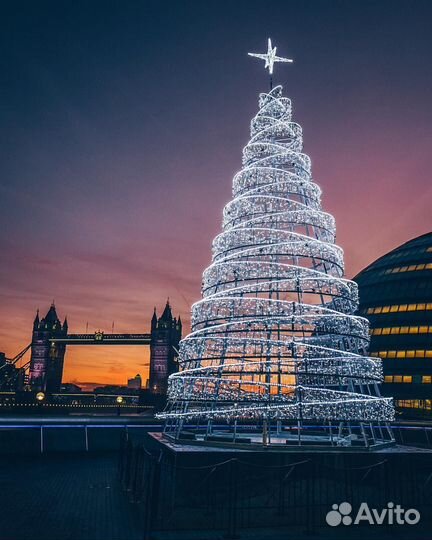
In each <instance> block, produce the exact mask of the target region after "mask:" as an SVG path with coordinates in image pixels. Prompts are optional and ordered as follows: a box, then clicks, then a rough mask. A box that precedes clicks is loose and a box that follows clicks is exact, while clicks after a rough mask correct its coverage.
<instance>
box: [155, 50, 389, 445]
mask: <svg viewBox="0 0 432 540" xmlns="http://www.w3.org/2000/svg"><path fill="white" fill-rule="evenodd" d="M252 56H257V57H259V58H263V59H264V60H265V61H266V67H268V68H269V72H270V75H272V72H273V64H274V62H279V61H284V62H289V61H290V60H289V59H285V58H280V57H278V56H276V48H272V46H271V42H270V40H269V50H268V52H267V54H263V55H256V54H253V55H252ZM271 84H272V83H270V86H271ZM291 114H292V108H291V101H290V100H289V99H288V98H286V97H283V94H282V86H276V87H275V88H272V89H271V90H270V91H269V92H268V93H262V94H260V96H259V111H258V113H257V115H256V116H255V117H254V118H253V119H252V122H251V138H250V140H249V142H248V144H247V145H246V147H245V148H244V150H243V168H242V170H241V171H240V172H238V173H237V174H236V175H235V177H234V180H233V199H232V200H231V201H230V202H229V203H228V204H227V205H226V206H225V208H224V212H223V230H222V232H221V234H219V235H218V236H217V237H216V238H215V239H214V241H213V260H212V264H211V265H210V266H209V267H208V268H207V269H206V270H205V271H204V274H203V285H202V299H201V300H200V301H199V302H197V303H196V304H194V305H193V307H192V332H191V333H190V334H189V335H188V336H187V337H186V338H185V339H183V340H182V342H181V343H180V356H179V363H180V371H179V373H176V374H174V375H172V376H171V377H170V380H169V400H168V406H167V409H166V411H165V412H164V413H163V415H161V416H162V417H163V418H165V419H166V427H165V433H166V434H168V435H171V436H173V437H175V438H177V439H181V438H182V436H184V433H185V431H186V430H189V432H190V433H189V434H190V435H191V434H192V433H193V436H194V437H195V438H196V439H203V440H205V439H207V440H208V439H210V440H212V441H214V440H217V433H218V432H219V433H222V434H224V440H227V436H228V437H231V436H232V438H233V440H237V442H238V441H239V440H240V441H241V438H242V435H241V432H242V429H243V428H244V426H245V425H247V426H248V428H249V433H250V434H251V435H248V437H249V438H252V442H253V441H257V442H258V441H259V442H263V443H264V444H272V443H273V444H284V445H285V444H286V443H287V442H288V443H290V442H291V443H292V444H309V445H310V444H312V445H313V444H317V445H321V444H330V445H334V446H341V445H344V446H349V445H355V444H357V445H359V446H360V445H366V446H374V445H377V444H379V443H381V442H384V441H387V442H388V441H392V439H393V437H392V434H391V430H390V429H389V427H388V425H387V422H388V421H391V420H392V419H393V416H394V410H393V405H392V400H391V399H389V398H383V397H381V396H380V394H379V388H378V385H379V383H380V382H381V381H382V378H383V375H382V366H381V360H380V359H378V358H371V357H368V356H366V354H367V347H368V342H369V326H368V321H367V320H366V319H364V318H362V317H358V316H355V315H354V312H355V311H356V308H357V305H358V293H357V285H356V283H354V282H353V281H350V280H348V279H345V278H344V277H343V276H344V260H343V251H342V249H341V248H340V247H339V246H337V245H336V244H335V221H334V218H333V216H331V215H330V214H328V213H325V212H324V211H323V210H322V208H321V197H320V196H321V190H320V188H319V187H318V185H317V184H315V183H314V182H313V181H312V176H311V161H310V158H309V157H308V156H307V155H306V154H304V153H303V152H302V148H303V137H302V128H301V127H300V125H299V124H297V123H295V122H293V121H292V119H291ZM251 425H253V426H255V429H252V430H251ZM224 426H225V427H224ZM192 427H193V430H192ZM191 436H192V435H191Z"/></svg>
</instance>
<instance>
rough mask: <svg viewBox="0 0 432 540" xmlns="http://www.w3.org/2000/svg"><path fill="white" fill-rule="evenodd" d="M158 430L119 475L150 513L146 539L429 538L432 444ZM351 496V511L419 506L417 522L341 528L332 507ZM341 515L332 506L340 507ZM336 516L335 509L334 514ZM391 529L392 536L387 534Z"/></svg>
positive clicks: (128, 452)
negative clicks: (265, 442) (323, 443)
mask: <svg viewBox="0 0 432 540" xmlns="http://www.w3.org/2000/svg"><path fill="white" fill-rule="evenodd" d="M190 442H191V441H189V440H188V441H184V442H182V444H178V443H176V442H173V441H169V440H166V439H165V438H164V436H163V435H162V434H160V433H153V434H150V437H149V441H147V443H144V446H143V445H142V444H137V445H133V443H132V442H131V441H130V440H129V445H128V446H127V447H126V448H125V450H124V452H123V455H122V459H121V462H120V478H121V480H122V484H123V488H124V489H125V492H126V493H127V496H128V498H129V499H130V500H132V501H133V502H135V503H136V505H137V507H138V508H139V514H140V516H141V517H142V519H143V527H144V534H143V537H144V539H145V540H148V539H151V538H152V539H157V538H168V537H169V538H173V539H179V540H180V539H185V538H205V539H207V540H211V539H216V538H217V539H220V538H229V539H234V538H241V539H244V540H247V539H249V538H251V539H252V538H253V539H257V538H260V539H261V538H263V539H264V538H268V539H270V538H271V539H272V540H281V539H283V538H296V539H297V538H298V539H300V538H310V537H311V536H312V537H317V538H322V539H327V538H329V539H330V538H331V539H334V538H348V537H349V538H364V534H365V533H367V535H368V537H370V538H377V539H378V538H379V540H383V539H384V538H393V539H401V540H402V539H403V540H406V539H407V538H414V537H415V538H420V537H421V538H429V536H430V529H431V527H432V482H430V481H429V479H430V477H431V475H432V451H431V450H426V449H424V450H419V449H418V448H417V449H416V448H410V447H403V446H393V447H391V448H383V449H381V450H380V451H377V452H359V453H353V452H344V451H339V452H332V451H322V452H317V451H316V450H315V449H314V448H310V449H309V448H303V447H302V448H298V449H297V451H292V452H282V451H272V450H270V451H268V450H267V449H263V448H261V449H260V450H256V449H253V448H250V449H249V450H248V449H245V448H237V449H233V448H223V447H221V446H217V445H215V446H214V447H212V448H211V447H203V446H197V445H196V444H190ZM343 502H346V503H348V504H349V505H350V507H351V509H352V511H351V513H350V516H351V517H352V519H353V520H354V517H355V515H356V513H357V512H358V509H359V507H360V505H361V504H362V503H367V504H368V505H369V508H370V509H373V508H375V509H377V512H378V514H381V512H382V509H386V508H387V509H388V503H394V506H395V507H396V505H400V506H401V507H402V508H404V509H405V510H407V509H409V508H414V509H416V510H417V511H418V512H420V515H421V520H420V522H419V523H418V524H416V525H407V524H405V525H403V526H402V525H397V524H396V523H394V524H393V525H389V526H388V527H382V526H381V527H379V526H376V525H369V524H368V523H366V522H362V523H361V525H360V526H354V524H353V525H352V526H351V527H345V526H344V524H343V523H341V524H340V525H341V526H340V527H339V529H335V528H334V527H333V526H331V525H329V522H328V521H327V515H328V513H329V512H331V511H332V509H333V506H334V505H335V504H337V505H340V504H341V503H343ZM333 517H334V516H333ZM336 517H337V516H336ZM387 535H388V536H387Z"/></svg>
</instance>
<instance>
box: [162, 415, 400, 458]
mask: <svg viewBox="0 0 432 540" xmlns="http://www.w3.org/2000/svg"><path fill="white" fill-rule="evenodd" d="M164 439H165V441H166V442H167V443H176V444H178V443H181V444H187V445H197V446H207V447H214V446H216V447H221V446H222V447H226V448H242V449H246V450H247V449H249V450H250V449H254V450H255V451H256V450H260V449H264V450H274V451H280V452H286V451H298V448H299V446H300V447H302V448H309V449H311V450H316V451H325V452H329V451H336V452H346V451H354V452H357V451H365V452H371V451H372V452H373V451H377V450H381V449H383V448H387V447H391V446H394V445H395V444H396V442H395V439H394V436H393V432H392V430H391V429H390V427H389V426H388V424H383V425H378V424H377V425H372V424H358V425H355V424H350V425H349V426H347V425H342V424H335V423H331V422H329V423H328V424H326V425H313V424H312V423H309V424H308V423H302V424H291V425H289V424H286V423H284V424H283V425H282V423H279V424H277V425H275V426H272V425H271V424H270V423H266V422H263V423H261V425H259V424H258V425H237V426H234V428H233V427H232V426H216V427H214V428H213V429H211V430H209V426H208V425H207V426H203V427H202V428H201V429H200V428H199V427H197V426H193V427H192V426H189V427H188V428H185V429H183V430H181V431H176V430H169V428H168V427H166V428H165V431H164Z"/></svg>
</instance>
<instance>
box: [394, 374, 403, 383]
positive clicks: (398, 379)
mask: <svg viewBox="0 0 432 540" xmlns="http://www.w3.org/2000/svg"><path fill="white" fill-rule="evenodd" d="M393 382H395V383H401V382H402V375H395V376H394V377H393Z"/></svg>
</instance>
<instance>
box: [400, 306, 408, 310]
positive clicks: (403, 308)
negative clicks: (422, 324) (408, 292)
mask: <svg viewBox="0 0 432 540" xmlns="http://www.w3.org/2000/svg"><path fill="white" fill-rule="evenodd" d="M407 309H408V305H407V304H401V305H400V306H399V311H406V310H407Z"/></svg>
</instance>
